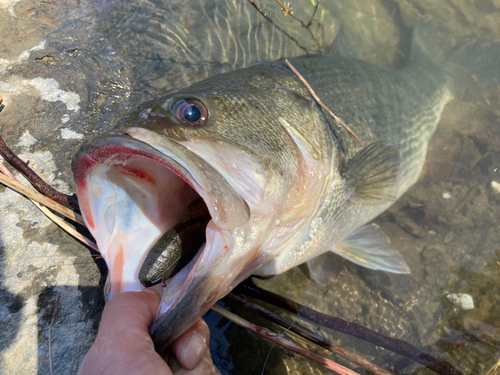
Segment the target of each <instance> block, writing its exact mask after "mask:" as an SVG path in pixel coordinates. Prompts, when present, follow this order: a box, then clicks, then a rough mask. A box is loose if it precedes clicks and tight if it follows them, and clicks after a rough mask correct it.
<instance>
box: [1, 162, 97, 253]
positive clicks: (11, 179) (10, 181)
mask: <svg viewBox="0 0 500 375" xmlns="http://www.w3.org/2000/svg"><path fill="white" fill-rule="evenodd" d="M0 172H2V173H0V182H1V183H3V184H4V185H6V186H8V187H10V188H11V189H13V190H14V191H15V192H17V193H19V194H23V195H25V196H26V197H28V199H29V200H31V201H32V202H33V204H34V205H35V206H37V207H38V208H39V209H40V211H42V212H43V213H44V214H45V215H46V216H47V217H48V218H49V219H50V220H52V221H53V222H54V223H55V224H57V225H58V226H59V227H61V229H63V230H65V231H66V232H67V233H68V234H70V235H71V236H73V237H75V238H76V239H77V240H79V241H80V242H82V243H83V244H85V245H87V246H88V247H90V248H92V249H94V250H95V251H99V248H98V247H97V245H96V243H95V242H93V241H91V240H90V239H88V238H87V237H85V236H84V235H82V234H80V233H78V232H77V231H76V229H74V228H73V227H71V226H70V225H69V224H68V223H66V222H65V221H64V220H62V219H61V218H59V217H58V216H56V215H55V214H53V213H52V212H51V211H50V210H49V209H48V208H47V207H50V208H51V209H52V210H54V211H56V212H58V213H60V214H61V215H64V216H66V217H67V218H68V219H70V220H73V221H74V222H76V223H79V224H81V225H83V226H85V222H84V221H83V218H82V216H81V215H79V214H77V213H76V212H73V211H71V210H70V209H69V208H67V207H64V206H62V205H60V204H59V203H57V202H54V201H53V200H52V199H49V198H47V197H45V196H44V195H42V194H40V193H38V192H36V191H34V190H33V189H30V188H28V187H26V186H24V185H23V184H21V183H20V182H19V181H17V179H16V177H15V176H14V175H13V174H12V173H10V171H9V170H8V169H7V168H5V166H4V165H2V164H0ZM39 202H40V203H39ZM42 204H43V206H42ZM45 206H47V207H45Z"/></svg>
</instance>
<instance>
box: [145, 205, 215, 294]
mask: <svg viewBox="0 0 500 375" xmlns="http://www.w3.org/2000/svg"><path fill="white" fill-rule="evenodd" d="M210 219H211V217H210V212H209V211H208V208H207V205H206V204H205V202H204V201H203V199H201V198H198V199H196V200H194V201H193V202H191V203H190V205H189V206H188V208H187V211H186V216H185V217H184V219H183V220H182V221H181V222H180V223H178V224H177V225H176V226H174V227H173V228H171V229H170V230H168V231H167V232H166V233H165V234H164V235H163V236H161V237H160V239H159V240H158V242H156V244H155V245H154V246H153V247H152V248H151V250H150V251H149V253H148V255H147V256H146V259H145V260H144V262H143V264H142V266H141V269H140V271H139V281H140V282H141V284H142V285H144V286H145V287H150V286H153V285H155V284H158V283H160V282H164V281H165V280H167V279H168V278H170V277H172V276H174V275H175V274H176V273H177V272H179V271H180V270H181V269H182V268H184V267H185V266H186V265H187V264H188V263H189V262H190V261H191V259H193V257H194V256H195V255H196V253H197V252H198V250H199V249H200V247H201V246H202V245H203V244H204V243H205V229H206V227H207V224H208V222H209V221H210Z"/></svg>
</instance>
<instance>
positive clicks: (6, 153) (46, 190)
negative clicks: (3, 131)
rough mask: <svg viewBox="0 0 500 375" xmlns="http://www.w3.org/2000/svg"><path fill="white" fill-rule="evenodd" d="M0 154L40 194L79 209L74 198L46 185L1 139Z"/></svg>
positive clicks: (0, 138)
mask: <svg viewBox="0 0 500 375" xmlns="http://www.w3.org/2000/svg"><path fill="white" fill-rule="evenodd" d="M0 154H2V156H3V157H4V158H5V160H7V161H8V162H9V163H10V164H11V165H12V166H13V167H14V168H16V169H17V170H18V171H19V172H21V173H22V174H23V175H24V176H25V177H26V178H27V179H28V181H29V182H31V184H33V186H34V187H35V188H36V189H37V190H38V191H39V192H40V193H42V194H43V195H45V196H46V197H49V198H50V199H53V200H55V201H56V202H58V203H60V204H63V205H65V206H69V207H73V208H75V209H77V210H78V209H79V207H78V201H77V199H76V198H75V197H72V196H69V195H66V194H63V193H61V192H59V191H57V190H56V189H54V188H53V187H52V186H50V185H49V184H47V183H46V182H45V181H44V180H43V179H42V178H40V176H38V175H37V174H36V173H35V171H33V169H31V168H30V167H29V166H28V164H26V163H25V162H24V161H22V160H21V159H19V158H18V157H17V156H16V155H15V154H14V153H13V152H12V150H11V149H10V148H9V147H8V146H7V144H6V143H5V141H4V140H3V138H2V137H0Z"/></svg>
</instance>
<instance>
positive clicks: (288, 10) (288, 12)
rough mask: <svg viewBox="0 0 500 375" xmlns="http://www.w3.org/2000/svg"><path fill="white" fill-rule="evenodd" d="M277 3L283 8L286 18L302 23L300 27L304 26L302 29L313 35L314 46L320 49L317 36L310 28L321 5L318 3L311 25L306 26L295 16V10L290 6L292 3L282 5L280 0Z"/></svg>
mask: <svg viewBox="0 0 500 375" xmlns="http://www.w3.org/2000/svg"><path fill="white" fill-rule="evenodd" d="M276 2H277V3H278V4H279V6H280V7H281V12H282V13H283V15H284V16H285V17H287V16H290V17H292V18H293V19H294V20H295V21H297V22H298V23H300V25H301V26H302V28H304V29H306V30H307V31H308V32H309V34H310V35H311V38H312V40H313V41H314V44H316V45H317V46H318V47H319V42H318V40H317V39H316V36H315V35H314V33H313V32H312V30H311V29H310V28H309V26H311V22H312V19H313V18H314V13H316V10H317V9H318V5H319V1H318V4H316V7H315V9H314V13H313V16H312V17H311V20H310V21H309V23H308V24H307V25H306V24H305V23H304V22H303V21H302V20H301V19H300V18H299V17H297V16H296V15H295V14H293V9H292V7H291V6H290V3H286V2H285V3H284V4H283V3H282V2H281V1H280V0H276Z"/></svg>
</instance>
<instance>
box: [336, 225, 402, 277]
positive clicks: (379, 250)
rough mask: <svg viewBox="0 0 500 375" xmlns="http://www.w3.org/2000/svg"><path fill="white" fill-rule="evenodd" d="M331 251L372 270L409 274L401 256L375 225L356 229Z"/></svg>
mask: <svg viewBox="0 0 500 375" xmlns="http://www.w3.org/2000/svg"><path fill="white" fill-rule="evenodd" d="M332 251H333V252H334V253H336V254H338V255H340V256H342V257H344V258H346V259H348V260H350V261H351V262H353V263H356V264H358V265H360V266H363V267H366V268H370V269H372V270H381V271H387V272H392V273H410V268H409V267H408V265H407V264H406V262H405V260H404V258H403V256H402V255H401V254H400V253H399V252H398V251H396V250H395V249H394V248H393V247H392V246H391V244H390V242H389V238H388V237H387V236H386V235H385V234H384V232H382V230H381V229H380V227H379V226H378V225H377V224H370V225H365V226H362V227H360V228H358V229H356V230H355V231H354V233H352V234H351V236H350V237H348V238H347V239H346V240H344V241H343V242H341V243H340V244H339V245H337V247H336V248H335V249H334V250H332Z"/></svg>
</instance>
